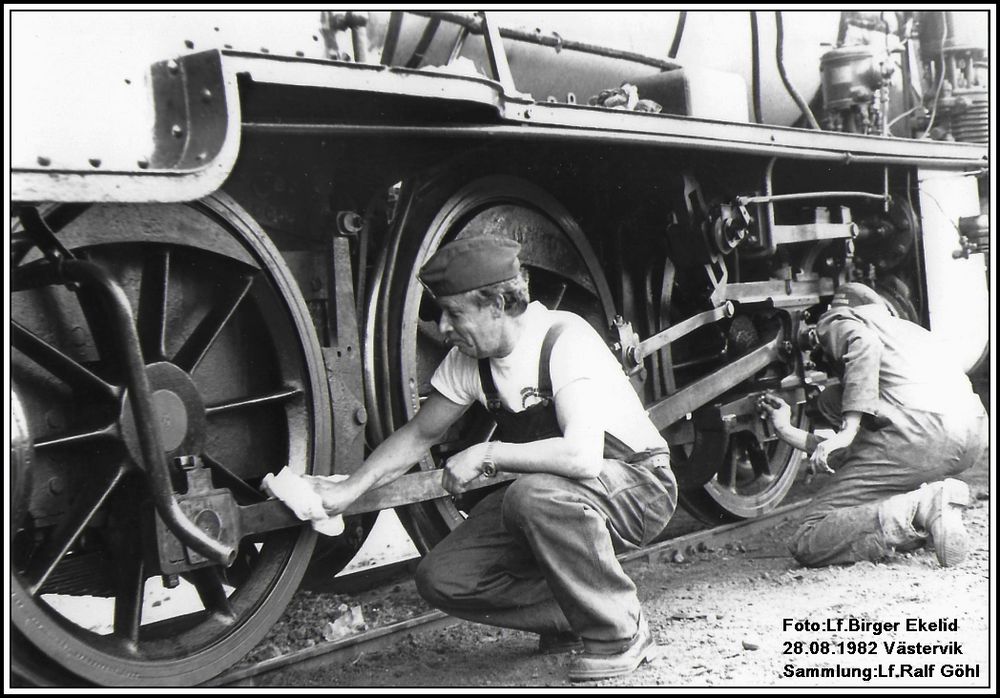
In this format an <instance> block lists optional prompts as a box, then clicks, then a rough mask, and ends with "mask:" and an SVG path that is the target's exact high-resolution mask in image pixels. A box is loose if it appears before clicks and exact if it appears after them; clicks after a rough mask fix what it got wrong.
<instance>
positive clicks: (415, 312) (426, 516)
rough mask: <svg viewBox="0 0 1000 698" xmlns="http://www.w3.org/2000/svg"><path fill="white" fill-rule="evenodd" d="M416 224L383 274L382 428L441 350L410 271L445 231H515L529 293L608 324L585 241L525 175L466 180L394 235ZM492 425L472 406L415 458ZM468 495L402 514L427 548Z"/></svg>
mask: <svg viewBox="0 0 1000 698" xmlns="http://www.w3.org/2000/svg"><path fill="white" fill-rule="evenodd" d="M438 201H440V198H439V199H438ZM412 220H413V219H412V218H411V221H412ZM418 222H419V221H414V223H418ZM416 230H419V231H420V232H419V233H418V235H417V237H416V238H415V241H416V244H413V245H411V246H410V247H409V249H406V248H405V245H402V247H403V249H402V250H401V254H400V255H399V258H398V260H397V266H396V269H397V272H396V274H395V278H394V279H390V283H389V285H388V286H387V288H388V289H389V291H388V293H387V294H385V295H384V296H383V301H382V308H381V312H382V313H383V315H384V316H385V317H387V318H388V319H387V321H386V322H385V325H386V329H387V332H386V336H387V337H388V347H389V350H390V353H389V358H390V361H389V362H388V365H389V366H391V367H393V368H394V369H395V370H394V371H393V372H391V373H390V374H389V375H386V376H384V377H383V381H384V382H383V384H384V385H388V386H389V390H390V394H391V397H392V402H393V404H392V405H388V406H385V407H384V408H383V410H382V411H383V413H384V415H385V416H384V421H385V422H386V423H387V424H388V425H389V427H390V429H394V428H399V427H400V426H402V424H403V423H405V421H407V420H409V419H411V418H412V417H413V415H414V414H415V413H416V410H417V409H418V405H419V402H420V401H421V400H422V399H423V398H425V397H426V395H427V394H428V393H429V391H430V386H429V381H430V377H431V375H432V374H433V372H434V369H435V368H436V367H437V365H438V363H440V361H441V359H443V358H444V356H445V354H446V353H447V347H445V346H444V344H443V342H442V341H441V338H440V336H439V335H438V333H437V329H436V324H435V323H434V322H433V321H430V320H427V319H421V311H422V310H423V311H424V314H425V315H426V312H427V310H428V305H427V304H429V303H430V302H431V301H430V300H429V299H427V298H425V296H424V291H423V287H422V285H421V284H420V283H419V281H418V280H417V272H418V271H419V269H420V267H421V266H422V265H423V264H424V263H425V262H426V261H427V260H428V259H429V258H430V257H431V256H432V255H433V254H434V252H435V251H436V250H437V249H438V248H439V247H440V246H441V245H443V244H445V243H447V242H449V241H450V240H452V239H457V238H458V237H470V236H475V235H483V234H506V235H507V236H508V237H512V238H514V239H516V240H517V241H518V242H520V243H521V245H522V251H521V255H520V256H521V261H522V264H523V265H524V267H526V268H527V269H528V270H529V275H530V279H529V285H530V291H531V298H532V300H539V301H541V302H542V303H544V304H545V305H547V306H548V307H550V308H553V307H557V308H559V309H563V310H572V311H574V312H577V313H579V314H581V315H583V316H584V317H585V318H586V319H587V320H588V321H590V322H591V324H592V325H594V326H595V328H597V329H598V330H599V331H603V330H604V329H605V328H607V327H608V326H609V325H610V321H611V318H612V317H613V314H614V310H613V302H612V300H611V293H610V289H609V287H608V285H607V281H606V280H605V278H604V275H603V272H602V271H601V268H600V265H599V263H598V260H597V258H596V256H595V255H594V253H593V250H592V249H591V248H590V245H589V243H588V242H587V240H586V238H585V237H584V235H583V233H582V231H581V230H580V228H579V226H578V225H577V224H576V222H575V221H574V220H573V219H572V217H571V216H570V215H569V213H568V212H567V211H566V210H565V209H564V208H563V207H562V206H561V205H560V204H559V203H558V202H557V201H556V200H555V199H554V198H552V197H551V196H550V195H549V194H547V193H546V192H544V191H543V190H541V189H540V188H538V187H536V186H534V185H533V184H531V183H529V182H526V181H524V180H520V179H516V178H513V177H506V176H491V177H485V178H482V179H478V180H475V181H472V182H471V183H469V184H467V185H466V186H463V187H460V188H458V189H457V191H454V193H453V194H452V195H451V196H449V197H447V199H446V200H445V201H444V203H443V204H440V205H439V206H437V207H436V208H435V210H434V212H433V214H432V216H431V218H430V221H429V223H428V222H427V221H426V219H425V220H424V221H423V223H422V224H420V225H419V226H417V225H413V226H412V227H408V228H406V229H405V230H402V232H401V233H400V235H401V236H402V235H403V234H404V233H406V234H409V235H412V234H413V233H414V232H416ZM460 230H461V235H459V231H460ZM400 299H402V302H401V303H400V302H399V301H400ZM394 304H398V306H397V307H398V308H399V312H398V314H395V315H391V316H390V315H389V314H388V313H386V309H387V308H388V307H389V306H391V305H394ZM491 427H492V420H489V418H488V415H486V414H485V412H478V411H476V410H475V408H473V410H470V413H469V414H467V415H466V417H465V418H464V419H463V420H462V421H461V422H460V423H459V424H458V425H457V426H456V428H455V429H453V430H452V431H451V432H449V436H448V437H446V442H447V443H446V444H444V445H443V448H437V449H434V450H432V453H431V454H429V455H428V456H427V457H425V458H423V459H422V460H421V462H420V468H421V469H422V470H429V469H434V468H438V467H440V464H441V462H442V461H443V459H444V458H446V457H447V456H450V455H452V454H453V453H454V452H456V451H458V450H460V449H461V448H462V447H463V445H468V444H471V443H472V442H474V441H482V440H485V439H487V438H489V436H490V434H491ZM480 494H481V493H480ZM475 501H478V496H477V495H474V496H472V497H469V498H465V499H458V500H456V499H455V498H451V497H445V498H441V499H437V500H433V501H432V502H428V503H426V504H423V505H416V507H409V508H408V509H407V510H406V512H404V513H403V515H404V517H406V518H407V519H409V522H410V526H409V528H410V531H411V537H413V538H414V542H415V543H416V544H417V546H418V547H420V548H423V549H425V550H426V549H429V548H430V547H432V546H433V545H434V544H435V543H436V542H437V541H438V540H440V538H441V537H443V536H444V535H446V534H447V532H448V531H450V530H452V529H454V528H455V527H456V526H457V525H458V524H460V523H461V522H462V521H464V518H465V511H466V510H467V507H469V506H471V504H474V503H475ZM414 529H417V530H414Z"/></svg>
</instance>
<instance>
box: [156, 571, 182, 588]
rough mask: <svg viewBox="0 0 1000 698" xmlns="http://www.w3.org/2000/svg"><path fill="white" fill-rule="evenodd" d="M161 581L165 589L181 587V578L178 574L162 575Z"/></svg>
mask: <svg viewBox="0 0 1000 698" xmlns="http://www.w3.org/2000/svg"><path fill="white" fill-rule="evenodd" d="M160 581H161V582H163V588H164V589H176V588H177V587H178V586H180V583H181V578H180V576H178V575H176V574H161V575H160Z"/></svg>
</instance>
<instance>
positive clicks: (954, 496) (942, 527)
mask: <svg viewBox="0 0 1000 698" xmlns="http://www.w3.org/2000/svg"><path fill="white" fill-rule="evenodd" d="M925 490H926V492H925ZM917 491H918V492H920V493H922V495H923V496H921V497H920V500H919V501H918V502H917V511H916V513H915V514H914V515H913V523H914V525H915V526H917V527H919V528H922V529H923V530H925V531H927V533H928V534H930V537H931V542H932V543H934V552H935V554H937V559H938V563H940V565H941V566H942V567H954V566H955V565H958V564H961V562H962V561H963V560H964V559H965V556H966V554H967V553H968V552H969V534H968V532H967V531H966V530H965V523H964V522H963V521H962V509H965V508H966V507H968V506H969V504H970V502H971V498H970V496H969V486H968V485H967V484H965V483H964V482H962V481H961V480H953V479H951V478H949V479H947V480H943V481H941V482H934V483H931V484H929V485H924V486H923V487H921V488H920V489H919V490H917Z"/></svg>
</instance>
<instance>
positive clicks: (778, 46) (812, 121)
mask: <svg viewBox="0 0 1000 698" xmlns="http://www.w3.org/2000/svg"><path fill="white" fill-rule="evenodd" d="M774 24H775V28H776V29H777V32H778V36H777V38H776V39H775V42H774V47H775V60H776V61H777V63H778V74H779V75H780V76H781V82H783V83H785V89H786V90H788V94H790V95H791V96H792V99H794V100H795V103H796V104H798V105H799V109H800V110H801V111H802V116H804V117H805V118H806V121H808V122H809V127H810V128H812V129H815V130H817V131H819V130H820V127H819V122H817V121H816V117H815V116H813V113H812V110H811V109H810V108H809V105H808V104H806V101H805V100H804V99H802V95H800V94H799V91H798V90H796V89H795V85H793V84H792V82H791V80H789V79H788V74H787V73H786V72H785V59H784V55H783V54H784V48H783V44H784V42H785V32H784V28H783V26H782V22H781V13H780V12H775V13H774Z"/></svg>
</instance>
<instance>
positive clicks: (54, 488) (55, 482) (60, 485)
mask: <svg viewBox="0 0 1000 698" xmlns="http://www.w3.org/2000/svg"><path fill="white" fill-rule="evenodd" d="M48 486H49V492H51V493H52V494H54V495H56V496H58V495H60V494H62V493H63V492H65V491H66V483H65V482H64V481H63V479H62V478H61V477H53V478H49V482H48Z"/></svg>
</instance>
